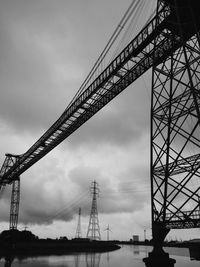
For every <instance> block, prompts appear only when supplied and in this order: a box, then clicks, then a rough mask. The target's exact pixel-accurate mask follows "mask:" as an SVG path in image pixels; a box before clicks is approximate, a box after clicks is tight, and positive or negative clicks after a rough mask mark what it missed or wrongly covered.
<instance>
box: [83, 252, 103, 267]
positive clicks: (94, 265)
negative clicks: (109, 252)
mask: <svg viewBox="0 0 200 267" xmlns="http://www.w3.org/2000/svg"><path fill="white" fill-rule="evenodd" d="M85 257H86V258H85V259H86V266H87V267H99V264H100V259H101V254H100V253H89V254H86V255H85Z"/></svg>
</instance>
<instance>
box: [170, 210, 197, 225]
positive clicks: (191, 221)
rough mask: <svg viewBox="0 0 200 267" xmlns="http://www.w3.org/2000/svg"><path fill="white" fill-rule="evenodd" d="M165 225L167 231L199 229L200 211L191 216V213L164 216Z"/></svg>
mask: <svg viewBox="0 0 200 267" xmlns="http://www.w3.org/2000/svg"><path fill="white" fill-rule="evenodd" d="M165 225H166V227H167V228H169V229H189V228H199V227H200V210H198V211H195V212H193V213H192V214H191V211H185V212H180V213H177V214H176V215H174V214H173V213H167V214H166V220H165Z"/></svg>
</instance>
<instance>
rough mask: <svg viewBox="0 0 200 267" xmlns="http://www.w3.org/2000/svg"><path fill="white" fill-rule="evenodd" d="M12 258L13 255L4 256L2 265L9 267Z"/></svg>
mask: <svg viewBox="0 0 200 267" xmlns="http://www.w3.org/2000/svg"><path fill="white" fill-rule="evenodd" d="M13 260H14V257H13V256H9V257H5V264H4V267H11V266H12V262H13Z"/></svg>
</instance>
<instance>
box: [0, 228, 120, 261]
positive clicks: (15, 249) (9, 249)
mask: <svg viewBox="0 0 200 267" xmlns="http://www.w3.org/2000/svg"><path fill="white" fill-rule="evenodd" d="M117 249H120V246H119V245H117V244H116V242H114V241H96V240H90V239H87V238H74V239H71V240H68V239H67V237H61V238H59V239H51V238H47V239H40V238H38V237H37V236H35V235H33V234H32V233H31V232H30V231H26V230H25V231H18V230H8V231H3V232H2V233H1V234H0V257H7V256H9V255H12V256H40V255H64V254H68V253H76V252H94V253H95V252H108V251H112V250H117Z"/></svg>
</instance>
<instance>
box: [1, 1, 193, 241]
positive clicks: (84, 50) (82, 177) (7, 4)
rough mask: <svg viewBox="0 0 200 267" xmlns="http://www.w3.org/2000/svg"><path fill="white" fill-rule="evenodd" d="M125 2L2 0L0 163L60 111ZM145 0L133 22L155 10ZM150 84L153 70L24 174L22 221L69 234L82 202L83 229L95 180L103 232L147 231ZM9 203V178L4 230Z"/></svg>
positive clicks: (44, 231)
mask: <svg viewBox="0 0 200 267" xmlns="http://www.w3.org/2000/svg"><path fill="white" fill-rule="evenodd" d="M131 2H132V1H131V0H123V1H122V0H121V1H120V0H101V1H96V0H56V1H55V0H34V1H31V0H1V1H0V41H1V45H0V124H1V127H0V138H1V139H0V140H1V141H0V163H1V164H2V163H3V160H4V158H5V156H4V155H5V153H6V152H9V153H13V154H22V153H24V152H25V151H26V150H27V149H28V148H29V147H30V146H31V145H32V144H33V143H34V142H35V141H36V140H37V139H38V138H39V137H40V136H41V134H43V133H44V132H45V131H46V130H47V129H48V128H49V127H50V126H51V125H52V124H53V122H54V121H55V120H56V119H57V118H58V117H59V116H60V114H61V113H62V112H63V111H64V109H65V108H66V106H67V105H68V103H69V102H70V100H71V99H72V97H73V96H74V94H75V93H76V91H77V90H78V88H79V86H80V85H81V83H82V82H83V80H84V78H85V77H86V75H87V74H88V72H89V71H90V69H91V67H92V65H93V64H94V62H95V61H96V59H97V57H98V56H99V54H100V52H101V51H102V49H103V48H104V46H105V44H106V43H107V41H108V39H109V37H110V36H111V34H112V33H113V31H114V29H115V28H116V26H117V25H118V23H119V21H120V19H121V18H122V16H123V14H124V13H125V11H126V9H127V8H128V6H129V5H130V3H131ZM144 2H145V1H144ZM148 2H149V4H148ZM148 2H147V1H146V6H145V7H144V9H143V13H141V15H140V19H138V24H137V25H135V27H136V28H135V29H137V27H138V28H140V27H141V26H142V23H144V19H143V18H144V17H147V16H149V15H150V13H151V10H152V6H153V4H155V1H153V0H152V1H148ZM133 37H134V36H133ZM150 84H151V73H150V72H149V73H147V74H146V75H145V76H143V77H142V78H141V79H139V80H138V81H137V82H135V83H134V84H133V85H131V86H130V87H129V88H127V89H126V90H125V92H123V93H122V94H121V95H120V96H118V97H117V98H116V99H114V100H113V101H112V102H111V103H110V104H109V105H108V106H106V107H105V108H104V109H103V110H102V111H100V112H99V113H98V114H96V115H95V116H94V117H93V118H92V119H91V120H90V121H89V122H87V123H86V124H85V125H83V126H82V127H81V128H80V129H78V131H77V132H75V133H74V134H73V135H72V136H70V137H69V138H68V139H67V140H65V141H64V142H63V143H62V144H61V145H60V146H59V147H57V148H55V149H54V150H53V151H52V152H50V153H49V154H48V155H47V156H46V157H45V158H43V159H42V160H40V161H39V162H38V163H36V164H35V165H34V166H32V167H31V168H30V169H29V170H28V171H26V172H25V173H24V174H22V176H21V200H20V216H19V223H20V224H19V229H23V227H24V226H25V225H27V226H28V229H29V230H31V231H33V233H35V234H36V235H39V236H40V237H47V236H49V237H59V236H68V237H70V238H71V237H74V235H75V231H76V227H77V213H78V208H79V207H81V208H82V235H83V236H85V235H86V232H87V227H88V223H89V214H90V209H91V195H90V192H89V188H90V185H91V182H92V181H93V180H96V181H97V182H98V184H99V189H100V197H99V198H98V211H99V221H100V228H101V234H102V238H103V239H105V238H106V232H105V231H104V229H105V228H106V227H107V225H108V224H109V225H110V228H111V230H112V233H111V234H110V237H111V238H114V239H129V238H131V237H132V235H133V234H139V235H140V237H141V238H142V239H143V233H144V229H145V228H146V229H147V238H150V227H151V226H150V218H151V215H150V189H149V186H150V178H149V155H150V149H149V140H150V135H149V121H150V120H149V118H150V113H149V110H150V90H151V88H150ZM9 208H10V188H9V186H8V188H7V189H6V191H5V192H4V195H3V196H2V199H1V202H0V220H1V223H0V226H1V229H2V230H4V229H7V228H8V220H9ZM190 233H191V236H192V233H193V232H192V231H191V232H190ZM175 235H176V236H177V237H179V236H182V232H181V233H180V231H179V232H177V233H175ZM175 235H174V236H175Z"/></svg>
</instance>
